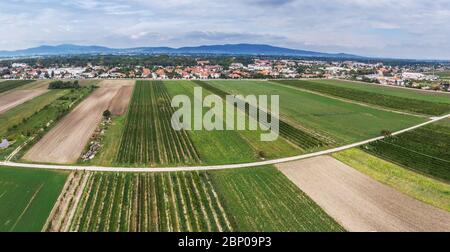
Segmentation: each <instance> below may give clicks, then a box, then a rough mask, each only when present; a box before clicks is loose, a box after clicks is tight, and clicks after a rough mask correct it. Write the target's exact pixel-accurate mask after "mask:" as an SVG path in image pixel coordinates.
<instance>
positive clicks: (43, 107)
mask: <svg viewBox="0 0 450 252" xmlns="http://www.w3.org/2000/svg"><path fill="white" fill-rule="evenodd" d="M92 90H93V89H92V88H90V87H89V88H88V87H86V88H80V89H74V90H70V91H69V90H63V91H55V92H53V91H50V92H49V93H47V94H49V95H51V96H46V95H47V94H44V95H43V96H40V97H37V98H35V99H33V100H31V101H30V102H28V103H25V104H23V105H20V106H18V107H16V108H14V109H12V110H10V111H8V112H7V113H5V114H4V115H2V116H0V118H5V119H0V120H7V124H8V129H6V131H5V132H4V133H3V135H4V136H6V137H7V139H8V140H9V141H10V142H11V143H12V144H11V145H10V146H9V147H8V148H6V149H1V150H0V160H4V159H5V158H6V157H7V156H8V155H9V154H11V153H12V152H13V151H14V150H15V149H16V148H17V147H19V146H21V145H22V144H24V143H25V142H27V141H29V142H28V144H27V145H26V146H25V147H24V148H23V149H22V150H21V152H20V153H18V154H17V155H15V156H14V159H13V160H15V159H18V158H20V156H21V154H22V153H24V151H25V150H26V149H27V148H29V147H31V145H32V144H33V143H34V142H36V141H37V140H39V139H40V138H41V137H42V136H43V135H44V134H45V133H46V132H47V131H48V130H49V129H50V128H51V127H53V126H54V125H55V124H56V122H57V121H58V120H59V119H61V118H62V117H63V116H65V115H66V114H67V113H69V111H70V110H71V109H72V108H74V107H75V106H76V105H77V103H79V102H80V101H82V100H83V99H84V98H85V97H87V96H88V95H89V94H90V93H91V92H92ZM10 113H12V114H10ZM14 113H17V114H14ZM16 122H17V123H16ZM12 123H15V124H12ZM33 137H34V138H33ZM31 138H33V140H32V141H31V140H30V139H31Z"/></svg>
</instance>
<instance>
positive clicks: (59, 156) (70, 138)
mask: <svg viewBox="0 0 450 252" xmlns="http://www.w3.org/2000/svg"><path fill="white" fill-rule="evenodd" d="M110 82H111V85H107V86H104V87H100V88H98V89H96V90H95V91H94V92H93V93H92V94H91V95H90V96H89V97H88V98H86V99H85V100H84V101H83V102H81V103H80V104H79V105H78V106H77V107H76V108H75V109H73V110H72V111H71V112H70V113H69V114H68V115H67V116H65V117H64V118H63V119H62V120H61V121H60V122H59V123H58V124H57V125H56V126H55V127H54V128H52V129H51V130H50V131H49V132H48V133H47V134H46V135H45V136H44V137H43V138H42V139H41V140H40V141H39V142H38V143H37V144H35V145H34V146H33V147H32V148H31V149H30V150H29V151H28V152H27V153H26V154H25V156H24V157H23V158H24V159H25V160H27V161H33V162H42V163H73V162H75V161H76V160H77V159H78V157H79V156H80V154H81V152H82V151H83V149H84V146H85V145H86V143H87V142H88V140H89V138H90V137H91V136H92V134H93V132H94V131H95V129H96V128H97V125H98V124H99V122H100V120H101V118H102V113H103V111H104V110H106V109H107V108H108V107H109V105H110V103H111V100H112V99H113V98H114V96H115V95H116V94H117V92H118V90H119V89H120V87H121V85H117V83H115V82H113V81H110ZM115 84H116V85H115Z"/></svg>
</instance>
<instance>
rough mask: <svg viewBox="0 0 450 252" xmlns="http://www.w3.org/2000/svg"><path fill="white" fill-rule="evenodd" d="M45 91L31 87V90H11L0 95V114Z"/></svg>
mask: <svg viewBox="0 0 450 252" xmlns="http://www.w3.org/2000/svg"><path fill="white" fill-rule="evenodd" d="M45 92H47V90H45V89H31V90H13V91H11V92H7V93H4V94H2V95H0V114H3V113H5V112H6V111H8V110H10V109H12V108H14V107H16V106H18V105H20V104H23V103H25V102H27V101H29V100H31V99H33V98H35V97H37V96H39V95H42V94H43V93H45Z"/></svg>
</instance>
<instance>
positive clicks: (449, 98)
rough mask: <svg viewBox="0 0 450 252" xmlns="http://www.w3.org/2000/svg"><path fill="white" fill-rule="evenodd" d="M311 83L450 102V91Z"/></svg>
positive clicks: (342, 82) (329, 82)
mask: <svg viewBox="0 0 450 252" xmlns="http://www.w3.org/2000/svg"><path fill="white" fill-rule="evenodd" d="M309 82H311V83H320V84H325V85H330V86H335V87H343V88H351V89H355V90H360V91H364V92H371V93H375V94H381V95H388V96H394V97H401V98H410V99H415V100H419V101H428V102H433V103H447V104H449V103H450V93H439V92H427V91H423V90H419V89H412V88H399V87H395V86H384V85H378V84H371V83H365V82H356V81H346V80H310V81H309Z"/></svg>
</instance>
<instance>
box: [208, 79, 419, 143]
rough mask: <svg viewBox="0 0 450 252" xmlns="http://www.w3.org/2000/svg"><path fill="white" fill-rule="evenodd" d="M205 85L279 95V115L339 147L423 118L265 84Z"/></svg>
mask: <svg viewBox="0 0 450 252" xmlns="http://www.w3.org/2000/svg"><path fill="white" fill-rule="evenodd" d="M208 83H211V84H213V85H214V86H216V87H217V88H220V89H222V90H224V91H226V92H228V93H232V94H242V95H249V94H255V95H259V94H266V95H279V96H280V110H281V114H282V116H284V117H286V118H287V120H293V121H295V122H296V123H298V124H300V125H302V126H304V127H305V128H308V129H310V130H313V131H315V132H317V133H318V134H320V135H323V136H326V137H331V138H334V139H335V140H336V141H338V142H339V143H341V144H343V143H350V142H355V141H361V140H365V139H368V138H371V137H376V136H379V135H381V133H380V132H381V131H382V130H390V131H396V130H399V129H403V128H407V127H408V126H411V125H415V124H418V123H421V122H424V121H425V119H423V118H419V117H415V116H408V115H402V114H398V113H392V112H387V111H382V110H379V109H375V108H370V107H366V106H360V105H357V104H352V103H347V102H343V101H340V100H336V99H332V98H328V97H324V96H320V95H316V94H311V93H307V92H302V91H301V90H295V89H293V88H290V87H284V86H282V85H278V84H273V83H270V82H267V81H209V82H208Z"/></svg>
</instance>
